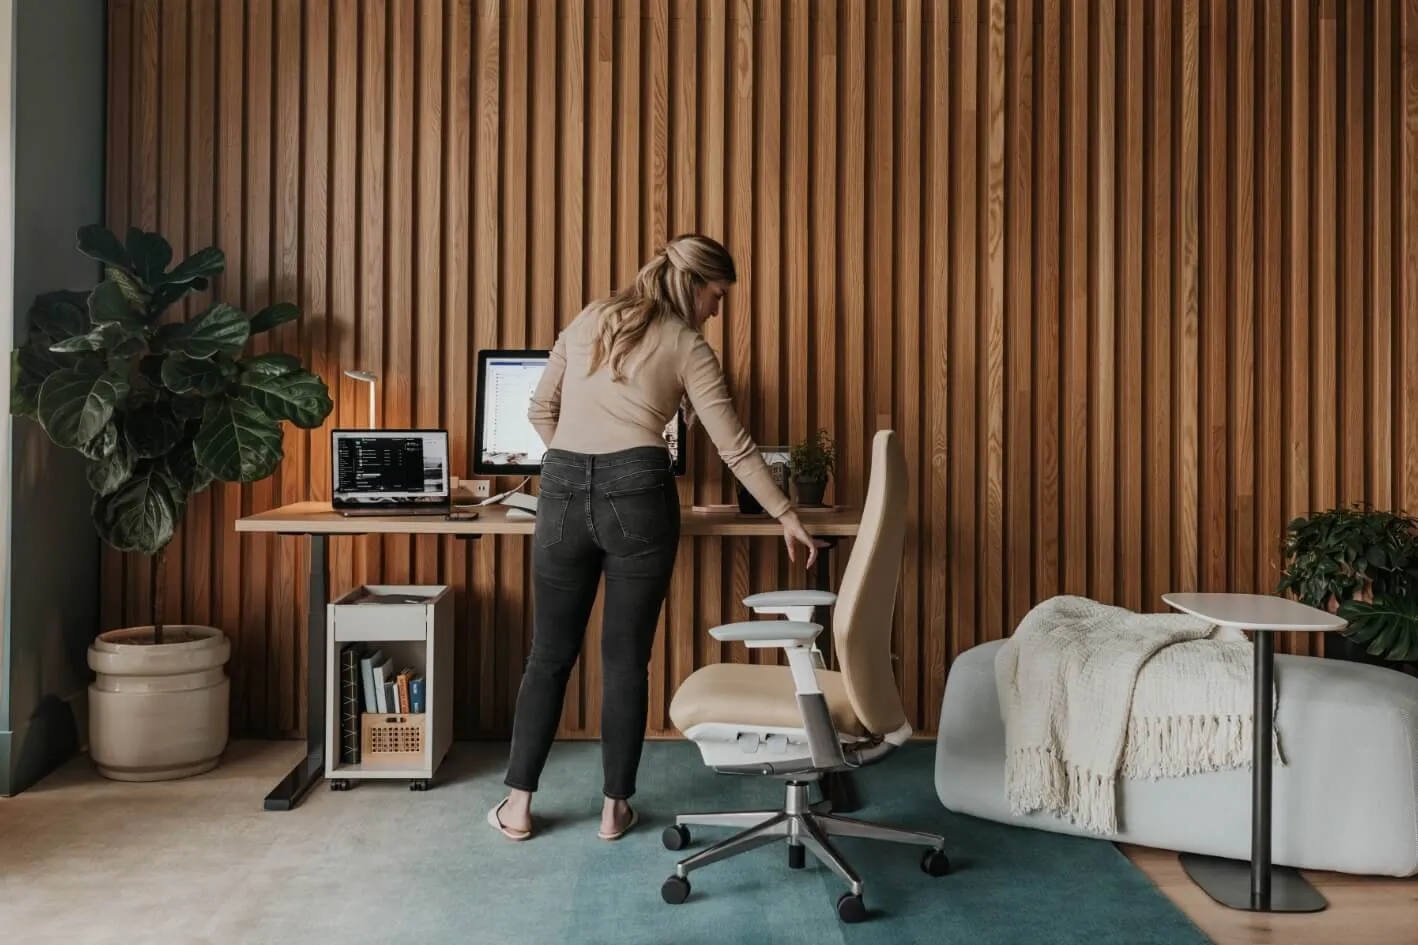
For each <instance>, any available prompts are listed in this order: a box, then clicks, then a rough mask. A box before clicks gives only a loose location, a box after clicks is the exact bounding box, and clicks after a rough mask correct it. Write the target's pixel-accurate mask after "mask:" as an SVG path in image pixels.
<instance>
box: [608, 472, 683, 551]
mask: <svg viewBox="0 0 1418 945" xmlns="http://www.w3.org/2000/svg"><path fill="white" fill-rule="evenodd" d="M664 475H665V474H664V473H660V472H656V473H648V472H647V473H644V474H636V475H634V476H632V477H628V480H629V481H627V482H626V483H625V484H624V487H623V488H619V489H614V490H612V491H609V492H607V493H606V494H605V495H606V502H607V503H608V504H609V505H610V507H611V511H612V512H613V513H614V514H615V518H616V522H617V523H618V524H619V525H620V533H621V534H622V535H624V536H625V538H626V539H627V540H629V541H634V542H640V543H644V544H649V543H651V542H655V541H658V540H660V539H661V538H663V537H664V536H665V534H666V533H667V532H668V531H669V529H670V525H671V522H672V519H671V516H670V509H669V502H668V499H667V496H668V494H669V490H668V489H667V488H666V486H665V480H664Z"/></svg>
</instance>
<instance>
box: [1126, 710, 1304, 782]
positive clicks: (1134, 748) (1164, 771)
mask: <svg viewBox="0 0 1418 945" xmlns="http://www.w3.org/2000/svg"><path fill="white" fill-rule="evenodd" d="M1251 723H1252V719H1251V716H1250V715H1249V714H1247V715H1239V714H1238V715H1186V716H1148V717H1143V718H1138V717H1136V716H1133V717H1132V718H1130V719H1129V720H1128V726H1127V739H1126V741H1125V742H1124V748H1123V760H1122V765H1121V770H1120V773H1121V775H1122V777H1124V778H1128V779H1130V780H1131V779H1140V778H1146V779H1149V780H1157V779H1158V778H1179V777H1185V776H1187V775H1191V774H1204V773H1208V772H1212V771H1228V770H1232V769H1235V768H1246V769H1249V768H1250V766H1251V740H1252V739H1253V738H1254V731H1253V728H1252V724H1251ZM1272 749H1273V752H1272V758H1273V759H1274V761H1275V762H1276V763H1278V764H1284V760H1283V759H1282V758H1281V757H1280V752H1279V746H1278V743H1276V742H1272Z"/></svg>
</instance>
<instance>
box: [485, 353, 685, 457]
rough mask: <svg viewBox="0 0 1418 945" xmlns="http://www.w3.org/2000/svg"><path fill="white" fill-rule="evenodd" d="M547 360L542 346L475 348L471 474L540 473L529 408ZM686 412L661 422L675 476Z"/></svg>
mask: <svg viewBox="0 0 1418 945" xmlns="http://www.w3.org/2000/svg"><path fill="white" fill-rule="evenodd" d="M550 359H551V352H550V351H546V350H544V349H536V348H527V349H519V350H515V351H514V350H505V349H503V350H485V351H479V352H478V399H477V404H476V408H475V413H476V418H475V420H474V427H475V435H474V440H473V472H475V473H476V474H477V475H479V476H535V475H537V474H538V473H540V472H541V468H542V454H543V453H544V452H546V444H545V443H543V442H542V439H541V437H540V436H538V435H537V431H536V429H535V428H533V426H532V422H531V421H530V420H528V419H527V408H528V407H529V406H530V405H531V401H532V395H533V394H534V393H535V392H536V389H537V382H538V381H540V380H541V378H542V371H544V370H545V369H546V366H547V362H548V361H549V360H550ZM684 440H685V422H684V414H683V412H681V411H678V410H677V411H675V415H674V417H673V418H672V419H671V420H670V422H669V423H667V424H666V425H665V445H666V446H668V447H669V450H670V456H671V457H672V459H673V462H674V472H675V475H677V476H682V475H684V472H685V457H684V448H683V443H684Z"/></svg>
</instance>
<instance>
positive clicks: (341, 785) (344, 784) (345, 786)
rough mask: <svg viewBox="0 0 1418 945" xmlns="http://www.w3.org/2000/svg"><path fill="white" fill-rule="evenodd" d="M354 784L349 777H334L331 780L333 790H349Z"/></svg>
mask: <svg viewBox="0 0 1418 945" xmlns="http://www.w3.org/2000/svg"><path fill="white" fill-rule="evenodd" d="M353 786H354V785H352V784H351V783H350V781H349V779H348V778H332V779H331V781H330V790H332V791H348V790H349V789H350V788H351V787H353Z"/></svg>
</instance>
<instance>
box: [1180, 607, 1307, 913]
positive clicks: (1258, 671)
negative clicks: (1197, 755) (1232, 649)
mask: <svg viewBox="0 0 1418 945" xmlns="http://www.w3.org/2000/svg"><path fill="white" fill-rule="evenodd" d="M1254 649H1255V671H1254V673H1253V680H1254V682H1253V683H1252V685H1253V686H1254V687H1255V722H1254V724H1253V725H1252V726H1251V728H1252V731H1253V733H1254V735H1255V741H1254V743H1253V745H1252V747H1251V860H1250V862H1249V863H1247V862H1245V861H1243V860H1229V859H1224V858H1222V857H1216V856H1203V855H1201V854H1197V853H1183V854H1181V855H1180V857H1179V859H1180V860H1181V864H1182V868H1183V869H1184V870H1186V872H1187V875H1188V876H1190V877H1191V879H1192V882H1194V883H1196V884H1197V885H1198V886H1200V887H1201V888H1202V889H1203V890H1204V891H1205V892H1206V894H1207V895H1208V896H1210V897H1211V898H1212V899H1214V900H1216V901H1217V902H1219V903H1221V904H1222V905H1223V906H1227V907H1229V908H1232V909H1242V910H1245V911H1247V912H1319V911H1320V910H1322V909H1324V908H1325V906H1326V905H1328V903H1326V902H1325V898H1324V896H1322V895H1320V893H1319V890H1317V889H1315V887H1313V886H1311V885H1310V883H1309V881H1308V880H1306V879H1305V877H1303V876H1301V875H1300V872H1299V871H1298V870H1296V869H1293V868H1291V867H1288V866H1272V865H1271V863H1270V766H1271V758H1270V752H1271V733H1272V730H1273V709H1274V702H1275V700H1274V691H1275V683H1274V680H1275V638H1274V637H1272V636H1271V635H1270V632H1269V631H1262V630H1257V631H1255V646H1254Z"/></svg>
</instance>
